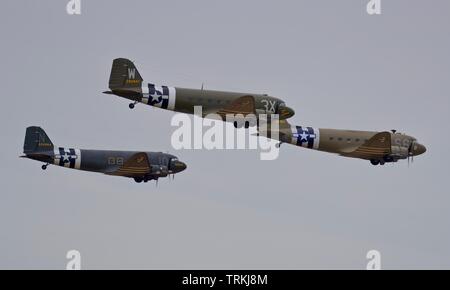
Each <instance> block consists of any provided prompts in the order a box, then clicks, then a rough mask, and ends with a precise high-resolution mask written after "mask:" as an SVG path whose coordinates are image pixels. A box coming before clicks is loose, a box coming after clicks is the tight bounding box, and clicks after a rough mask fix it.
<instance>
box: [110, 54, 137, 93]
mask: <svg viewBox="0 0 450 290" xmlns="http://www.w3.org/2000/svg"><path fill="white" fill-rule="evenodd" d="M141 86H142V77H141V75H140V74H139V72H138V70H137V68H136V67H135V66H134V64H133V62H131V61H130V60H129V59H126V58H116V59H115V60H113V64H112V68H111V75H110V77H109V89H110V90H111V91H114V90H127V89H132V90H133V91H136V90H138V91H140V90H141Z"/></svg>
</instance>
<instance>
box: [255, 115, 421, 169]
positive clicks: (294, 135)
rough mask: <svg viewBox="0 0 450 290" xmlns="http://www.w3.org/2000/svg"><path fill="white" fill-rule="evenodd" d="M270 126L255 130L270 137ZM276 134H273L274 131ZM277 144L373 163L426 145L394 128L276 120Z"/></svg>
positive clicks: (413, 152)
mask: <svg viewBox="0 0 450 290" xmlns="http://www.w3.org/2000/svg"><path fill="white" fill-rule="evenodd" d="M272 132H273V131H272V130H271V129H270V128H269V129H268V130H267V131H265V132H263V131H262V130H260V131H259V135H260V136H264V137H269V138H271V137H272ZM275 136H276V135H275ZM277 140H279V141H280V143H279V145H281V144H282V143H290V144H294V145H297V146H300V147H305V148H309V149H315V150H319V151H325V152H330V153H336V154H339V155H341V156H345V157H353V158H360V159H365V160H370V162H371V163H372V164H373V165H378V164H379V165H384V164H385V163H388V162H397V161H398V160H400V159H408V162H409V160H410V158H411V160H413V158H414V156H417V155H420V154H423V153H425V151H426V148H425V146H423V145H422V144H420V143H419V142H417V139H416V138H414V137H412V136H408V135H405V134H400V133H398V132H396V130H392V131H391V132H388V131H384V132H370V131H355V130H338V129H317V128H313V127H303V126H293V125H291V124H289V122H287V121H286V120H280V122H279V132H278V139H277Z"/></svg>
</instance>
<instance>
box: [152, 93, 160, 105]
mask: <svg viewBox="0 0 450 290" xmlns="http://www.w3.org/2000/svg"><path fill="white" fill-rule="evenodd" d="M150 96H151V97H152V102H157V103H158V102H159V97H160V95H158V94H157V93H155V94H154V95H150Z"/></svg>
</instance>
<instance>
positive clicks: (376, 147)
mask: <svg viewBox="0 0 450 290" xmlns="http://www.w3.org/2000/svg"><path fill="white" fill-rule="evenodd" d="M389 154H391V133H390V132H380V133H377V134H375V135H374V136H373V137H372V138H370V139H369V140H367V141H366V142H365V143H364V144H362V145H361V146H359V147H358V148H356V149H355V150H353V151H351V152H348V153H343V154H341V155H343V156H348V157H356V158H362V159H378V158H382V157H384V156H386V155H389Z"/></svg>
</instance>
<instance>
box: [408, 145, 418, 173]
mask: <svg viewBox="0 0 450 290" xmlns="http://www.w3.org/2000/svg"><path fill="white" fill-rule="evenodd" d="M415 144H416V141H411V144H410V145H409V147H408V167H409V159H410V158H411V163H414V152H413V149H414V146H415Z"/></svg>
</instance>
